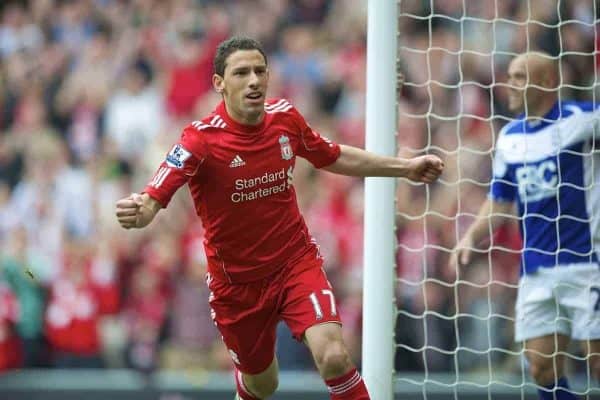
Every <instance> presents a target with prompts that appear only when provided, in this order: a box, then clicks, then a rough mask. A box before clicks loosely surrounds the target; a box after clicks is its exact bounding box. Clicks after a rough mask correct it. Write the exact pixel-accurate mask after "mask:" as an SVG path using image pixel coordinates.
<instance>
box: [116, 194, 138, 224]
mask: <svg viewBox="0 0 600 400" xmlns="http://www.w3.org/2000/svg"><path fill="white" fill-rule="evenodd" d="M142 205H143V201H142V196H141V195H140V194H138V193H132V194H131V195H129V197H126V198H124V199H121V200H119V201H117V208H116V210H115V214H116V215H117V220H118V221H119V224H121V226H122V227H123V228H125V229H130V228H141V226H140V224H139V223H140V217H141V215H142Z"/></svg>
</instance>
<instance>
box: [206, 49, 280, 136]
mask: <svg viewBox="0 0 600 400" xmlns="http://www.w3.org/2000/svg"><path fill="white" fill-rule="evenodd" d="M268 81H269V70H268V68H267V63H266V61H265V59H264V57H263V56H262V54H261V53H260V51H258V50H237V51H235V52H233V53H231V54H230V55H229V57H227V60H226V62H225V72H224V76H222V77H221V76H219V75H216V74H215V75H213V85H214V87H215V89H216V90H217V92H220V93H222V94H223V99H224V100H225V104H226V105H227V111H228V112H229V113H230V114H231V117H232V118H233V119H235V120H236V121H238V122H241V123H245V124H256V123H258V122H260V120H261V117H262V115H263V113H264V104H265V96H266V92H267V85H268Z"/></svg>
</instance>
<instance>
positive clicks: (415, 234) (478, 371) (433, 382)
mask: <svg viewBox="0 0 600 400" xmlns="http://www.w3.org/2000/svg"><path fill="white" fill-rule="evenodd" d="M599 7H600V6H599V5H598V4H596V2H595V1H594V0H577V1H569V0H562V1H561V0H512V1H511V0H477V1H475V0H427V1H425V0H422V1H421V0H400V1H399V2H398V16H399V17H398V30H399V32H398V59H399V62H398V63H399V70H400V71H402V72H403V73H404V75H405V83H404V86H403V88H402V90H401V94H400V95H399V97H398V114H399V118H398V132H399V134H398V148H399V149H400V154H401V155H403V156H415V155H420V154H424V153H430V154H438V155H440V156H441V157H442V158H443V159H444V160H445V164H446V170H445V172H444V174H443V176H442V179H441V180H440V182H438V183H437V184H434V185H429V186H425V185H420V184H411V183H409V182H408V181H401V182H400V183H399V185H398V190H397V209H398V213H397V216H396V225H397V239H398V247H399V248H398V255H397V285H396V293H395V295H396V304H397V310H398V311H397V321H396V328H395V334H396V356H395V360H394V369H395V374H394V383H395V387H396V390H398V388H401V390H403V391H404V390H405V391H407V392H410V391H411V390H412V391H413V392H414V393H417V394H418V396H417V397H410V398H423V399H434V398H455V399H458V398H460V399H467V398H477V399H480V398H486V399H487V398H494V399H496V398H499V399H501V398H506V399H518V398H520V399H534V398H537V397H536V390H537V386H536V385H535V383H534V382H533V381H532V379H531V378H530V377H529V373H528V368H527V367H528V366H527V361H526V358H525V357H524V349H523V346H522V344H521V343H515V341H514V322H515V311H514V309H515V301H516V294H517V283H518V280H519V274H520V267H519V265H520V261H521V246H522V244H521V239H520V238H521V235H520V232H519V225H518V220H517V218H516V216H514V217H511V218H510V219H509V222H508V223H507V224H505V225H503V226H502V227H501V228H499V229H497V230H495V231H494V234H493V238H492V240H491V241H490V244H489V246H487V247H486V246H484V248H480V249H474V251H475V252H474V254H473V259H472V261H471V262H470V263H469V265H468V266H466V267H464V268H461V269H460V270H459V273H458V276H457V275H455V274H454V272H453V271H452V270H451V269H450V268H449V267H448V261H449V257H450V254H451V252H452V249H453V248H454V246H455V245H456V243H457V241H458V240H459V239H460V238H461V237H462V236H463V235H464V233H465V231H466V229H467V228H468V227H469V225H471V223H472V222H473V221H474V219H475V216H476V214H477V212H478V210H479V207H480V206H481V204H482V203H483V202H484V200H485V199H486V198H487V195H488V192H489V189H490V182H491V176H492V172H491V171H492V169H491V168H492V161H493V156H494V149H495V143H496V140H497V138H498V133H499V131H500V129H501V128H502V127H503V126H504V125H505V124H507V123H509V122H510V121H511V120H512V119H513V118H514V115H513V114H512V113H510V112H509V110H508V108H507V101H508V99H507V94H508V93H507V92H508V91H507V68H508V65H509V62H510V61H511V59H512V58H513V57H514V56H516V55H517V54H520V53H523V52H526V51H533V50H539V51H544V52H547V53H549V54H550V55H551V56H552V57H555V58H556V59H557V60H559V65H560V68H559V72H560V82H561V84H560V85H561V86H560V91H559V96H560V98H561V99H572V100H589V101H593V102H596V96H597V92H598V84H597V82H598V77H597V76H598V73H597V71H598V64H599V60H598V57H597V54H596V49H597V47H598V37H599V36H598V29H599V26H598V24H597V13H598V11H599V10H598V8H599ZM586 155H588V156H589V155H590V153H587V154H586ZM561 184H563V183H561V182H559V183H558V185H561ZM596 211H597V212H599V213H600V210H596ZM515 215H516V214H515ZM558 218H559V219H560V218H561V217H560V216H559V217H558ZM557 223H559V221H557ZM560 223H569V222H568V221H561V222H560ZM491 231H492V227H491V226H490V232H491ZM599 313H600V311H599ZM598 318H600V316H598ZM585 347H586V346H585V343H583V344H582V343H580V342H574V343H572V344H571V345H570V347H569V350H568V354H566V355H565V356H566V361H567V362H566V375H568V376H569V379H570V383H571V387H572V388H573V389H574V390H575V391H576V393H578V394H579V395H580V396H581V398H590V399H591V398H600V390H599V389H598V382H597V381H595V379H594V377H593V376H592V375H591V374H590V369H589V355H587V354H586V351H585ZM436 396H437V397H436ZM440 396H441V397H440ZM444 396H445V397H444ZM596 396H598V397H596ZM407 398H408V397H407Z"/></svg>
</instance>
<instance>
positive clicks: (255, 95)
mask: <svg viewBox="0 0 600 400" xmlns="http://www.w3.org/2000/svg"><path fill="white" fill-rule="evenodd" d="M246 98H247V99H250V100H260V99H261V98H262V93H260V92H253V93H250V94H247V95H246Z"/></svg>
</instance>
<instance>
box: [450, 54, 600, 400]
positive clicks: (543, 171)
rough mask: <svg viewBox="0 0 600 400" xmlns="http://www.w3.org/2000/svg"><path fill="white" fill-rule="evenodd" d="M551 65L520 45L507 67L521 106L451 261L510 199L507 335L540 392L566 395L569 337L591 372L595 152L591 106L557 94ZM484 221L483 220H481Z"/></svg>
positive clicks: (597, 324) (595, 309)
mask: <svg viewBox="0 0 600 400" xmlns="http://www.w3.org/2000/svg"><path fill="white" fill-rule="evenodd" d="M558 68H559V67H558V63H557V61H556V60H554V59H552V58H551V57H550V56H549V55H547V54H545V53H541V52H529V53H525V54H521V55H519V56H517V57H515V58H514V59H513V60H512V62H511V63H510V65H509V67H508V83H509V85H510V89H509V97H508V105H509V108H510V110H511V111H512V112H515V113H521V114H520V115H519V116H518V117H517V118H516V119H515V120H514V121H512V122H510V123H508V124H507V125H506V126H504V127H503V128H502V130H501V131H500V134H499V136H498V141H497V143H496V152H495V157H494V162H493V179H492V183H491V188H490V193H489V197H488V199H487V200H486V201H485V202H484V203H483V205H482V206H481V209H480V211H479V215H478V217H477V219H476V220H475V222H474V223H473V225H471V226H470V227H469V229H468V230H467V232H466V234H465V236H464V237H463V238H462V239H461V240H460V241H459V243H458V245H457V247H456V249H455V251H454V253H453V255H452V258H451V265H452V266H453V267H454V268H456V267H458V266H459V265H466V264H468V263H469V262H470V261H471V258H472V251H473V249H474V248H476V247H477V246H479V245H480V244H481V242H482V240H483V239H485V238H486V237H487V236H488V233H489V230H490V227H489V223H490V221H491V223H492V224H493V225H494V226H497V224H499V223H502V222H503V221H505V220H506V218H509V217H510V213H512V212H513V204H514V203H516V204H517V208H518V216H519V220H520V227H521V234H522V237H523V244H524V249H523V250H522V256H521V278H520V280H519V289H518V296H517V303H516V322H515V340H516V341H518V342H524V347H525V354H526V357H527V360H528V363H529V372H530V374H531V375H532V377H533V379H534V380H535V382H536V383H537V384H538V385H539V386H540V388H539V390H538V393H539V398H540V399H557V400H566V399H575V398H576V397H575V395H574V394H573V393H572V392H571V391H570V390H569V385H568V383H567V379H566V378H565V376H564V364H565V352H566V351H567V345H568V343H569V341H570V339H575V340H581V341H584V342H583V343H584V347H585V351H586V352H587V354H588V355H589V357H590V358H589V361H588V363H589V370H590V372H591V373H592V374H593V376H595V377H596V378H597V379H600V354H598V353H600V267H599V264H598V255H599V253H598V251H599V250H600V246H599V245H600V220H599V219H598V213H599V212H600V208H599V206H600V196H599V195H600V192H598V188H599V187H600V169H599V167H600V155H599V154H598V153H593V152H592V150H593V145H594V139H597V137H596V136H595V132H596V130H597V129H598V128H599V122H600V120H599V117H600V115H599V113H598V111H597V110H598V109H597V108H596V107H595V105H593V104H590V103H586V102H575V101H562V100H559V97H558V88H559V85H560V80H559V70H558ZM490 218H491V220H490Z"/></svg>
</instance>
